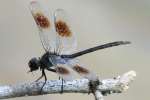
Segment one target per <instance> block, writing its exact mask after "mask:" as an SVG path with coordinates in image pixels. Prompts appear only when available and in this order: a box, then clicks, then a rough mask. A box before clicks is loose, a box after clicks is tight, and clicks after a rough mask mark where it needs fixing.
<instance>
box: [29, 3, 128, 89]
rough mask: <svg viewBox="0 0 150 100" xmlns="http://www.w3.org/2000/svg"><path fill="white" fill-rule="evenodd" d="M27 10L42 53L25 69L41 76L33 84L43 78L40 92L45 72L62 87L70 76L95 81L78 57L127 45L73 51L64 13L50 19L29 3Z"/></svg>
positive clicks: (74, 43)
mask: <svg viewBox="0 0 150 100" xmlns="http://www.w3.org/2000/svg"><path fill="white" fill-rule="evenodd" d="M29 8H30V11H31V14H32V16H33V19H34V20H35V24H36V26H37V29H38V31H39V36H40V40H41V43H42V46H43V48H44V50H45V53H44V54H43V55H42V56H41V57H33V58H32V59H31V60H30V61H29V63H28V66H29V68H30V71H29V72H33V71H37V70H40V71H41V72H42V75H41V76H40V77H39V78H38V79H37V80H36V81H38V80H40V79H41V78H43V77H44V79H45V82H44V84H43V86H42V88H43V87H44V85H45V84H46V81H47V76H46V74H45V70H48V71H51V72H54V73H56V74H58V75H59V77H60V78H61V79H62V84H63V80H71V79H73V73H74V72H75V73H77V74H79V75H80V76H81V77H83V78H87V79H88V80H90V81H91V80H92V81H94V80H97V79H98V77H97V76H96V74H94V73H93V72H92V71H90V70H89V69H88V68H87V67H85V65H83V64H81V63H80V62H79V59H78V57H80V56H82V55H85V54H88V53H91V52H94V51H97V50H100V49H105V48H109V47H114V46H118V45H125V44H130V42H129V41H115V42H111V43H106V44H103V45H99V46H95V47H92V48H89V49H85V50H82V51H77V40H76V37H75V34H74V33H73V32H72V28H71V23H70V20H69V16H68V14H67V12H66V11H65V10H63V9H56V10H55V11H54V13H53V14H52V15H49V14H48V11H46V9H45V7H44V6H42V5H40V3H39V2H37V1H31V2H30V6H29ZM42 88H41V89H42ZM62 90H63V85H62Z"/></svg>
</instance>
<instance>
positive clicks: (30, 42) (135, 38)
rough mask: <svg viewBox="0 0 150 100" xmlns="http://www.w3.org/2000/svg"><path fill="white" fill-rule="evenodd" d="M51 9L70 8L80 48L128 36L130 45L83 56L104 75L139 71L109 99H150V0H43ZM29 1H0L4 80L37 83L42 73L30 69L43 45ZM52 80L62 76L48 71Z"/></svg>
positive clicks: (0, 76) (66, 99) (66, 98)
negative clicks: (121, 91)
mask: <svg viewBox="0 0 150 100" xmlns="http://www.w3.org/2000/svg"><path fill="white" fill-rule="evenodd" d="M38 1H39V2H40V3H41V4H42V5H44V6H47V9H48V10H49V13H52V12H53V11H54V10H55V9H57V8H63V9H65V10H66V11H67V12H68V13H69V15H70V17H71V21H72V26H73V29H74V30H73V31H74V33H76V35H77V39H78V50H81V49H85V48H89V47H92V46H96V45H99V44H103V43H107V42H112V41H118V40H129V41H131V42H132V44H131V45H126V46H118V47H114V48H109V49H105V50H101V51H97V52H95V53H91V54H88V55H85V56H82V57H80V59H81V61H82V62H83V63H84V64H86V65H87V67H88V68H89V69H91V70H92V71H94V72H95V73H97V74H98V75H99V77H100V78H101V79H104V78H111V77H114V76H117V75H120V74H123V73H124V72H127V71H129V70H135V71H136V72H137V77H136V80H135V81H134V82H133V83H132V84H131V86H130V89H129V90H128V91H127V92H125V93H122V94H119V95H116V94H115V95H109V96H107V97H105V100H142V99H144V100H149V98H150V96H149V89H150V85H149V84H150V78H147V77H149V75H150V71H149V70H150V68H149V67H150V11H149V9H150V1H149V0H38ZM29 2H30V0H0V85H4V84H15V83H19V82H32V81H34V80H35V79H37V77H39V75H40V72H35V73H33V74H31V73H30V74H27V71H28V70H29V68H28V65H27V63H28V61H29V60H30V59H31V58H32V57H38V56H41V55H42V54H43V53H44V50H43V48H42V46H41V43H40V39H39V36H38V29H37V28H36V25H35V22H34V20H33V18H32V16H31V13H30V11H29V9H28V6H29ZM47 75H48V78H49V79H58V76H57V75H55V74H53V73H51V72H47ZM41 99H42V100H51V99H57V100H70V99H71V100H77V99H82V100H94V98H93V96H92V95H87V94H52V95H45V96H37V97H23V98H14V99H9V100H41Z"/></svg>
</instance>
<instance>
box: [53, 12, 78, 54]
mask: <svg viewBox="0 0 150 100" xmlns="http://www.w3.org/2000/svg"><path fill="white" fill-rule="evenodd" d="M54 24H55V30H56V35H57V38H56V39H57V41H56V42H57V43H56V46H57V49H58V52H59V53H60V54H71V53H73V52H75V50H76V47H77V41H76V38H75V34H73V32H72V29H71V26H70V25H71V24H70V20H69V17H68V16H67V13H66V12H65V11H64V10H63V9H57V10H55V12H54Z"/></svg>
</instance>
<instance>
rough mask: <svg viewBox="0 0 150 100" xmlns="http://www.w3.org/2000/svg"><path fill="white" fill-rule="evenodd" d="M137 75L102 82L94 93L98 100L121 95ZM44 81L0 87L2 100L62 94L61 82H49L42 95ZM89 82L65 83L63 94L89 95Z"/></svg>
mask: <svg viewBox="0 0 150 100" xmlns="http://www.w3.org/2000/svg"><path fill="white" fill-rule="evenodd" d="M135 76H136V73H135V72H134V71H129V72H127V73H125V74H123V75H122V76H118V77H115V78H112V79H105V80H102V81H100V82H101V83H102V85H99V86H98V87H97V89H96V91H95V93H94V95H95V99H96V100H103V96H106V95H107V94H112V93H121V92H123V91H125V90H127V89H128V88H129V83H131V81H132V80H133V79H134V77H135ZM43 83H44V82H43V81H39V82H31V83H20V84H16V85H5V86H0V99H8V98H15V97H23V96H35V95H44V94H55V93H60V92H61V84H62V82H61V80H49V81H47V82H46V85H45V86H44V88H43V91H42V93H40V89H41V86H42V85H43ZM89 91H90V90H89V81H88V80H87V79H76V80H73V81H65V82H64V84H63V93H89Z"/></svg>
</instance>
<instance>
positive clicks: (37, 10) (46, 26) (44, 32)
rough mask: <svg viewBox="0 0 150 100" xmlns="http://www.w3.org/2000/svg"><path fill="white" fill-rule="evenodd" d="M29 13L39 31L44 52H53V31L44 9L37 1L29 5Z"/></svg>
mask: <svg viewBox="0 0 150 100" xmlns="http://www.w3.org/2000/svg"><path fill="white" fill-rule="evenodd" d="M30 11H31V13H32V16H33V18H34V20H35V22H36V25H37V27H38V29H39V35H40V39H41V42H42V45H43V48H44V49H45V51H50V52H54V49H55V41H56V40H54V39H55V37H56V36H55V34H54V33H55V29H54V25H52V24H53V23H52V21H51V20H50V16H49V15H48V13H47V11H46V9H45V8H44V7H43V6H41V5H40V4H39V3H38V2H37V1H32V2H31V3H30Z"/></svg>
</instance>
